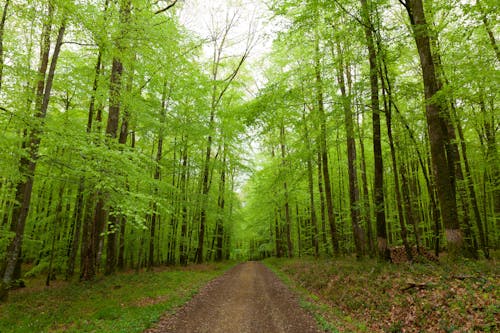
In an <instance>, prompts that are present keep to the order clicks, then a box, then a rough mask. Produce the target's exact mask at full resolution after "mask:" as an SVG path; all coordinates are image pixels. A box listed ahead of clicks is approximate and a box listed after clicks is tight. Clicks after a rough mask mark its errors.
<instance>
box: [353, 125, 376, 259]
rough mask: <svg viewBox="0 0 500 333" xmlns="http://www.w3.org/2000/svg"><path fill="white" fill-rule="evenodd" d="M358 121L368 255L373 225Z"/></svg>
mask: <svg viewBox="0 0 500 333" xmlns="http://www.w3.org/2000/svg"><path fill="white" fill-rule="evenodd" d="M357 123H358V132H359V147H360V150H361V181H362V182H363V219H364V221H365V224H366V236H367V238H368V248H369V253H370V257H372V256H373V253H374V251H375V245H374V240H373V227H372V216H371V209H370V195H369V192H368V178H367V176H366V158H365V144H364V140H363V131H362V127H361V125H360V124H359V120H358V121H357Z"/></svg>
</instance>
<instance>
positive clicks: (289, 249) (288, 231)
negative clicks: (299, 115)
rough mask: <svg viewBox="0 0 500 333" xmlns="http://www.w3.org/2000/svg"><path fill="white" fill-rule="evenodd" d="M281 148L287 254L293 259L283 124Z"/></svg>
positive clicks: (283, 127) (282, 127) (283, 128)
mask: <svg viewBox="0 0 500 333" xmlns="http://www.w3.org/2000/svg"><path fill="white" fill-rule="evenodd" d="M280 147H281V166H282V176H283V191H284V195H285V232H286V242H287V254H288V257H289V258H291V257H293V249H292V219H291V217H290V203H289V198H288V196H289V194H288V184H287V182H286V175H287V163H286V146H285V126H284V125H283V123H282V124H281V128H280Z"/></svg>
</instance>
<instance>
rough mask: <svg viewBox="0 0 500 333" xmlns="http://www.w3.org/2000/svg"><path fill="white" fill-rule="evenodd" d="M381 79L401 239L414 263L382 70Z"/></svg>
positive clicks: (390, 108)
mask: <svg viewBox="0 0 500 333" xmlns="http://www.w3.org/2000/svg"><path fill="white" fill-rule="evenodd" d="M380 78H381V83H382V94H383V99H384V111H385V122H386V125H387V137H388V138H389V148H390V151H391V161H392V173H393V175H394V192H395V194H396V206H397V210H398V220H399V225H400V227H401V239H402V240H403V245H404V247H405V250H406V257H407V258H408V260H409V261H410V262H411V261H413V255H412V252H411V247H410V244H409V243H408V237H407V234H408V232H407V229H406V224H405V219H404V213H403V202H402V198H401V190H400V186H399V171H398V164H397V158H396V149H395V147H394V137H393V135H392V105H391V104H390V103H389V102H388V101H387V90H386V87H385V81H384V75H383V72H382V69H380Z"/></svg>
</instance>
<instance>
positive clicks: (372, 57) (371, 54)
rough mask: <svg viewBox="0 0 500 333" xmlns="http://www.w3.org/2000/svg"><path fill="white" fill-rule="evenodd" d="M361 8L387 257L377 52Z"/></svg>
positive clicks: (382, 248)
mask: <svg viewBox="0 0 500 333" xmlns="http://www.w3.org/2000/svg"><path fill="white" fill-rule="evenodd" d="M361 6H362V10H363V17H364V22H365V23H364V24H365V37H366V46H367V48H368V61H369V64H370V89H371V109H372V110H371V111H372V126H373V155H374V161H375V171H374V176H375V181H374V206H375V217H376V221H377V243H378V252H379V257H380V258H382V259H386V260H387V259H389V256H388V248H387V230H386V221H385V207H384V164H383V159H382V144H381V131H380V108H379V93H378V70H377V68H378V66H377V52H376V49H375V44H374V39H373V24H372V22H371V18H370V17H371V11H370V9H369V7H368V3H367V1H366V0H361Z"/></svg>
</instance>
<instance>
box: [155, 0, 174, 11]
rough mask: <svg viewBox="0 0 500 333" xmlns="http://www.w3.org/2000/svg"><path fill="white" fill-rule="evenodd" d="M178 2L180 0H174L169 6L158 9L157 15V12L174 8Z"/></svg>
mask: <svg viewBox="0 0 500 333" xmlns="http://www.w3.org/2000/svg"><path fill="white" fill-rule="evenodd" d="M177 2H178V0H174V1H173V2H172V3H171V4H169V5H167V7H165V8H163V9H158V10H157V11H156V12H155V15H157V14H161V13H163V12H166V11H167V10H169V9H170V8H172V7H173V6H175V4H176V3H177Z"/></svg>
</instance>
